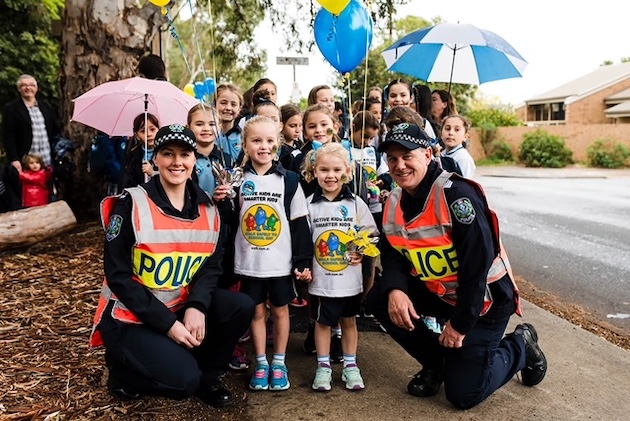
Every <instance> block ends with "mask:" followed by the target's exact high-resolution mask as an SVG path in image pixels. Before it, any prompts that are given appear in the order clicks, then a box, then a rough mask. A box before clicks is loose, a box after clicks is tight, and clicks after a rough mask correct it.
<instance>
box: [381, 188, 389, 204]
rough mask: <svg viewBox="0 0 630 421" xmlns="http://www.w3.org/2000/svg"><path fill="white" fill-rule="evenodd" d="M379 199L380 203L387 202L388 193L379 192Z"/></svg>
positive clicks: (384, 191) (385, 191)
mask: <svg viewBox="0 0 630 421" xmlns="http://www.w3.org/2000/svg"><path fill="white" fill-rule="evenodd" d="M379 196H380V199H381V203H385V202H387V198H388V197H389V191H387V190H381V193H380V194H379Z"/></svg>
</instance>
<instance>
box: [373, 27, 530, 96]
mask: <svg viewBox="0 0 630 421" xmlns="http://www.w3.org/2000/svg"><path fill="white" fill-rule="evenodd" d="M382 54H383V57H384V58H385V63H387V68H388V69H389V70H392V71H395V72H399V73H403V74H406V75H410V76H415V77H417V78H418V79H421V80H424V81H426V82H448V83H449V90H450V85H451V83H463V84H468V85H478V84H481V83H485V82H491V81H493V80H501V79H510V78H514V77H522V76H523V70H525V67H526V66H527V61H525V59H524V58H523V57H522V56H521V55H520V54H519V53H518V52H517V51H516V50H515V49H514V47H512V46H511V45H510V44H509V43H508V42H507V41H506V40H504V39H503V38H501V37H500V36H498V35H497V34H495V33H494V32H490V31H486V30H483V29H479V28H477V27H475V26H474V25H466V24H453V23H447V22H444V23H440V24H437V25H435V26H432V27H430V28H426V29H420V30H418V31H414V32H412V33H410V34H408V35H406V36H405V37H403V38H402V39H400V40H399V41H397V42H396V43H394V44H393V45H392V46H390V47H389V48H388V49H386V50H385V51H383V53H382Z"/></svg>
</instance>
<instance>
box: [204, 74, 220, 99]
mask: <svg viewBox="0 0 630 421" xmlns="http://www.w3.org/2000/svg"><path fill="white" fill-rule="evenodd" d="M204 85H205V87H206V94H208V96H209V97H210V96H212V95H214V91H215V90H216V89H217V84H216V82H215V81H214V79H212V78H211V77H208V78H206V81H205V82H204Z"/></svg>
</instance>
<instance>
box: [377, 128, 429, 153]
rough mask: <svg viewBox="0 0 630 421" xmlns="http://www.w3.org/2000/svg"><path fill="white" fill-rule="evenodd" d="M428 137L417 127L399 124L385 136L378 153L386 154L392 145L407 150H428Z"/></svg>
mask: <svg viewBox="0 0 630 421" xmlns="http://www.w3.org/2000/svg"><path fill="white" fill-rule="evenodd" d="M430 142H431V141H430V140H429V136H427V134H426V133H425V132H424V130H422V129H421V128H420V127H419V126H417V125H415V124H409V123H401V124H399V125H397V126H395V127H393V128H392V129H391V130H390V131H389V132H387V135H386V136H385V141H384V142H383V143H381V144H380V146H379V147H378V151H379V152H386V151H387V148H389V147H390V146H391V145H393V144H394V143H397V144H399V145H401V146H403V147H405V148H407V149H409V150H414V149H418V148H425V149H428V148H429V147H430V146H431V143H430Z"/></svg>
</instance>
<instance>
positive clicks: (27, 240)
mask: <svg viewBox="0 0 630 421" xmlns="http://www.w3.org/2000/svg"><path fill="white" fill-rule="evenodd" d="M76 223H77V220H76V218H75V217H74V214H73V213H72V211H71V210H70V207H68V204H67V203H66V202H64V201H63V200H59V201H57V202H52V203H49V204H48V205H44V206H35V207H33V208H26V209H20V210H17V211H13V212H6V213H2V214H0V251H1V250H7V249H12V248H16V247H24V246H30V245H32V244H36V243H39V242H40V241H42V240H45V239H47V238H50V237H54V236H55V235H57V234H60V233H62V232H64V231H67V230H69V229H70V228H72V227H74V225H75V224H76Z"/></svg>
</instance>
